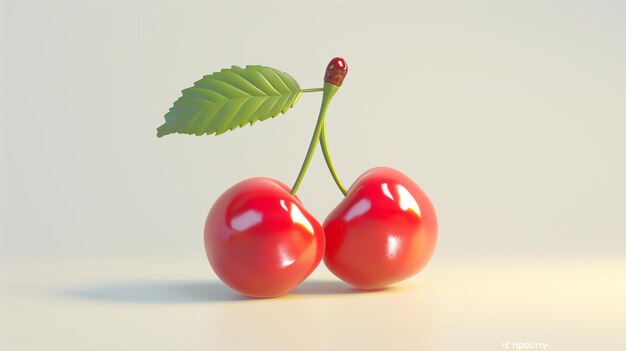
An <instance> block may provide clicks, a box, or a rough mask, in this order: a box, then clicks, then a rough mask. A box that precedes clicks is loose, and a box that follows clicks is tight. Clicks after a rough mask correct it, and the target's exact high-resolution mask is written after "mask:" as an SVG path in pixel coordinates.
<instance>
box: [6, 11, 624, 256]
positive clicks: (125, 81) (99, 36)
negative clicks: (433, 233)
mask: <svg viewBox="0 0 626 351" xmlns="http://www.w3.org/2000/svg"><path fill="white" fill-rule="evenodd" d="M624 4H625V3H624V2H621V1H594V2H588V1H550V2H546V1H473V2H449V1H403V2H398V1H384V2H378V3H370V2H357V1H308V2H297V1H263V2H261V1H259V2H242V1H169V2H167V1H144V0H138V1H115V2H113V1H67V0H61V1H2V5H1V10H0V16H1V17H0V74H1V76H0V97H1V100H0V118H1V123H0V142H1V144H0V169H1V173H0V177H1V178H0V206H1V212H0V215H1V217H0V232H1V234H0V235H1V237H0V240H1V241H0V245H1V247H0V255H2V256H3V257H22V258H27V259H28V258H29V257H66V256H80V257H83V256H125V257H141V256H152V255H160V256H182V255H204V252H203V247H202V229H203V224H204V219H205V216H206V214H207V212H208V210H209V208H210V206H211V204H212V203H213V201H214V200H215V199H216V197H218V196H219V195H220V194H221V193H222V192H223V191H224V190H226V189H227V188H228V187H229V186H231V185H232V184H234V183H235V182H237V181H239V180H242V179H245V178H248V177H253V176H269V177H275V178H277V179H279V180H281V181H283V182H285V183H287V184H291V183H292V182H293V181H294V179H295V176H296V174H297V171H298V168H299V166H300V163H301V161H302V158H303V156H304V153H305V151H306V148H307V146H308V142H309V138H310V136H311V133H312V130H313V126H314V123H315V118H316V115H317V109H318V104H319V100H320V95H319V94H307V95H305V96H303V97H302V99H301V100H300V101H299V102H298V104H297V105H296V107H295V108H294V109H293V110H292V111H290V112H289V113H288V114H287V115H281V116H279V117H277V118H275V119H273V120H269V121H266V122H263V123H259V124H257V125H255V126H254V127H246V128H244V129H238V130H236V131H234V132H230V133H227V134H224V135H221V136H219V137H214V136H211V137H207V136H204V137H194V136H185V135H173V136H167V137H165V138H162V139H157V138H156V132H155V128H156V127H157V126H159V125H160V124H161V123H162V121H163V114H164V113H165V112H166V111H167V110H168V108H169V107H170V106H171V104H172V102H173V101H174V100H176V99H177V98H178V97H179V95H180V90H181V89H183V88H186V87H188V86H190V85H192V84H193V82H194V81H196V80H197V79H199V78H200V77H202V76H203V75H204V74H208V73H211V72H214V71H217V70H219V69H221V68H223V67H228V66H229V65H232V64H236V65H246V64H262V65H269V66H273V67H276V68H279V69H282V70H284V71H286V72H288V73H290V74H291V75H292V76H294V77H295V78H296V79H297V80H298V81H299V82H300V84H301V85H302V86H303V87H306V88H308V87H319V86H321V81H322V75H323V73H324V68H325V65H326V63H327V62H328V61H329V59H331V58H332V57H334V56H342V57H344V58H345V59H346V60H347V62H348V64H349V66H350V73H349V75H348V77H347V78H346V81H345V83H344V86H343V87H342V89H341V91H340V92H339V93H338V94H337V96H336V97H335V100H334V103H333V105H332V106H331V108H330V111H329V115H328V128H329V139H330V146H331V150H332V152H333V155H334V159H335V163H336V166H337V169H338V171H339V173H340V175H341V177H342V178H343V180H344V182H345V183H347V184H350V183H351V182H352V181H353V180H354V179H355V178H356V177H357V176H358V175H359V174H361V173H362V172H364V171H365V170H367V169H369V168H371V167H374V166H379V165H387V166H392V167H395V168H397V169H400V170H402V171H403V172H405V173H406V174H408V175H409V176H410V177H412V178H413V179H414V180H415V181H416V182H417V183H418V184H419V185H420V186H421V187H422V188H423V189H424V190H425V191H426V192H427V193H428V194H429V196H430V197H431V199H432V201H433V203H434V204H435V206H436V209H437V211H438V214H439V219H440V242H439V247H438V250H437V253H436V257H437V258H438V259H446V258H454V257H460V256H473V257H478V256H481V257H482V256H485V255H516V256H522V257H528V258H529V259H530V258H532V257H535V256H536V255H543V256H545V255H556V256H561V255H602V254H624V253H625V252H626V240H625V239H624V235H625V234H626V216H625V210H626V184H625V183H626V165H625V163H626V162H625V160H626V141H625V132H626V98H625V97H626V64H625V63H626V21H624V18H626V5H624ZM299 196H300V197H301V199H302V200H303V201H304V203H305V205H306V206H307V207H308V208H309V209H310V211H311V212H312V213H313V214H314V215H316V216H317V217H318V218H319V219H320V220H323V218H324V217H325V215H326V214H327V213H328V212H329V211H330V210H331V209H332V208H333V206H334V205H335V204H336V203H337V202H338V201H340V199H341V196H340V193H339V191H338V190H337V189H336V188H335V187H334V185H333V182H332V179H331V177H330V175H329V174H328V173H327V170H326V168H325V166H324V164H323V161H322V158H321V154H320V153H318V154H316V156H315V158H314V160H313V163H312V166H311V167H310V171H309V173H308V175H307V177H306V179H305V181H304V183H303V185H302V187H301V190H300V192H299Z"/></svg>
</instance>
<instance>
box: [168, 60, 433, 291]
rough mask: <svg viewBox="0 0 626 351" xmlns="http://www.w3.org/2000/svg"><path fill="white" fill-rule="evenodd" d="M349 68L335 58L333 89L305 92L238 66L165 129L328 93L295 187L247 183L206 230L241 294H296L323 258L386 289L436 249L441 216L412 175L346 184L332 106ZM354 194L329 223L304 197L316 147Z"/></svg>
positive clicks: (225, 200) (221, 269) (199, 88)
mask: <svg viewBox="0 0 626 351" xmlns="http://www.w3.org/2000/svg"><path fill="white" fill-rule="evenodd" d="M347 72H348V65H347V64H346V62H345V60H343V59H342V58H339V57H336V58H334V59H332V60H331V61H330V63H329V64H328V65H327V67H326V72H325V75H324V87H323V88H312V89H301V88H300V86H299V84H298V83H297V82H296V80H295V79H293V78H292V77H291V76H290V75H288V74H287V73H285V72H282V71H279V70H277V69H274V68H271V67H265V66H246V67H245V68H240V67H236V66H233V67H232V68H231V69H224V70H222V71H220V72H217V73H214V74H212V75H207V76H204V77H203V78H202V79H201V80H199V81H197V82H196V83H195V84H194V86H193V87H191V88H188V89H185V90H183V91H182V93H183V95H182V96H181V97H180V98H179V99H178V100H177V101H176V102H175V103H174V106H173V107H172V108H171V109H170V111H169V112H168V113H167V114H166V116H165V123H164V124H163V125H162V126H160V127H159V128H158V132H157V135H158V136H159V137H161V136H164V135H167V134H171V133H182V134H195V135H202V134H213V133H215V134H221V133H224V132H226V131H229V130H233V129H235V128H237V127H243V126H245V125H247V124H250V125H252V124H254V123H256V122H257V121H264V120H266V119H268V118H270V117H275V116H277V115H278V114H279V113H283V114H284V113H286V112H287V111H288V110H289V109H290V108H292V107H293V106H294V105H295V103H296V102H297V101H298V99H299V98H300V96H301V94H302V93H310V92H317V91H322V92H323V95H322V103H321V106H320V111H319V115H318V118H317V122H316V125H315V129H314V132H313V136H312V137H311V140H310V143H309V148H308V150H307V153H306V156H305V158H304V161H303V162H302V166H301V167H300V172H299V173H298V176H297V178H296V181H295V182H294V185H293V187H291V188H289V187H288V186H287V185H285V184H283V183H281V182H279V181H278V180H275V179H270V178H251V179H247V180H244V181H242V182H239V183H237V184H235V185H234V186H232V187H231V188H230V189H228V190H227V191H226V192H225V193H224V194H223V195H221V196H220V197H219V198H218V199H217V201H216V202H215V203H214V205H213V206H212V208H211V210H210V211H209V214H208V216H207V219H206V222H205V228H204V243H205V250H206V254H207V257H208V259H209V263H210V264H211V267H212V268H213V270H214V271H215V273H216V274H217V275H218V276H219V277H220V279H221V280H222V281H223V282H224V283H226V284H227V285H228V286H230V287H231V288H233V289H234V290H237V291H239V292H240V293H241V294H244V295H248V296H252V297H275V296H281V295H284V294H287V293H289V291H291V290H292V289H294V288H295V287H296V286H298V285H299V284H300V283H301V282H302V281H303V280H304V279H306V278H307V277H308V276H309V275H310V274H311V273H312V272H313V271H314V270H315V268H316V267H317V266H318V265H319V263H320V262H321V261H322V259H323V260H324V263H325V264H326V266H327V267H328V269H329V270H330V271H331V272H333V273H334V274H335V275H336V276H337V277H339V278H340V279H342V280H344V281H345V282H347V283H349V284H351V285H353V286H355V287H357V288H361V289H379V288H382V287H385V286H387V285H389V284H393V283H396V282H399V281H401V280H404V279H407V278H409V277H411V276H413V275H414V274H416V273H417V272H419V271H420V270H421V269H422V268H423V267H424V266H425V265H426V264H427V263H428V260H429V259H430V257H431V256H432V254H433V251H434V249H435V245H436V242H437V219H436V215H435V211H434V209H433V206H432V204H431V202H430V200H429V199H428V197H427V196H426V194H425V193H424V192H423V191H422V190H421V189H420V188H419V187H418V186H417V185H416V184H415V183H414V182H413V181H412V180H411V179H410V178H408V177H407V176H406V175H404V174H402V173H401V172H399V171H397V170H394V169H391V168H385V167H379V168H374V169H372V170H369V171H367V172H365V173H364V174H363V175H361V176H360V177H359V178H357V180H356V181H355V182H354V184H353V185H352V186H351V187H350V188H349V189H345V187H344V186H343V184H342V182H341V180H340V178H339V176H338V175H337V172H336V171H335V167H334V164H333V162H332V159H331V157H330V151H329V148H328V141H327V138H326V112H327V110H328V107H329V105H330V102H331V100H332V98H333V97H334V96H335V94H336V93H337V91H338V90H339V87H340V86H341V85H342V83H343V81H344V79H345V77H346V74H347ZM318 143H320V144H321V148H322V152H323V155H324V160H325V162H326V165H327V167H328V169H329V171H330V173H331V175H332V177H333V180H334V181H335V184H336V185H337V187H338V188H339V190H340V191H341V192H342V194H344V195H345V198H344V199H343V200H342V201H341V202H340V203H339V205H337V207H336V208H335V209H334V210H333V211H332V212H331V213H330V214H329V215H328V217H327V218H326V220H325V221H324V223H323V226H322V224H320V223H319V222H318V221H317V220H316V219H315V218H314V217H313V216H312V215H311V214H310V213H309V212H308V211H307V210H306V208H305V207H304V205H303V204H302V202H301V201H300V199H298V198H297V197H296V196H295V194H296V192H297V190H298V188H299V186H300V184H301V182H302V180H303V179H304V175H305V174H306V171H307V169H308V166H309V164H310V162H311V159H312V156H313V153H314V151H315V149H316V147H317V144H318Z"/></svg>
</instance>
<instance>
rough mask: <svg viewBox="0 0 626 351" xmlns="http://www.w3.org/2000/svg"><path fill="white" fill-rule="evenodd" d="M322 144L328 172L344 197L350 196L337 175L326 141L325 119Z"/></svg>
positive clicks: (321, 135) (321, 136) (321, 137)
mask: <svg viewBox="0 0 626 351" xmlns="http://www.w3.org/2000/svg"><path fill="white" fill-rule="evenodd" d="M320 144H321V146H322V153H323V154H324V160H325V161H326V166H328V170H329V171H330V174H331V175H332V176H333V180H334V181H335V184H337V187H338V188H339V190H340V191H341V192H342V193H343V195H344V196H346V195H348V191H347V190H346V188H345V187H344V186H343V184H342V183H341V180H340V179H339V176H338V175H337V171H335V166H334V165H333V160H332V159H331V158H330V151H328V141H327V140H326V119H324V125H322V133H321V134H320Z"/></svg>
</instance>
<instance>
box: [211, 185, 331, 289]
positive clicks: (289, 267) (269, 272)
mask: <svg viewBox="0 0 626 351" xmlns="http://www.w3.org/2000/svg"><path fill="white" fill-rule="evenodd" d="M289 190H290V189H289V188H288V187H287V186H286V185H285V184H283V183H281V182H279V181H277V180H274V179H270V178H251V179H247V180H244V181H242V182H240V183H238V184H235V185H234V186H233V187H231V188H230V189H228V190H227V191H226V192H225V193H224V194H223V195H222V196H220V197H219V199H217V201H216V202H215V204H214V205H213V207H212V208H211V211H210V212H209V215H208V216H207V219H206V224H205V228H204V245H205V249H206V254H207V257H208V258H209V262H210V263H211V266H212V267H213V270H214V271H215V273H216V274H217V275H218V276H219V277H220V279H222V281H224V283H226V284H227V285H228V286H230V287H231V288H233V289H234V290H237V291H239V292H240V293H242V294H244V295H248V296H252V297H275V296H281V295H284V294H287V293H288V292H289V291H291V290H292V289H293V288H295V287H296V286H298V285H299V284H300V283H301V282H302V281H303V280H304V279H305V278H306V277H308V276H309V275H310V274H311V272H313V270H314V269H315V268H316V267H317V265H318V264H319V263H320V261H321V260H322V257H323V255H324V232H323V229H322V226H321V225H320V223H319V222H318V221H317V220H315V218H313V216H312V215H311V214H309V212H308V211H307V210H306V209H305V208H304V206H303V205H302V203H301V202H300V200H299V199H298V198H296V197H294V196H292V195H291V194H290V193H289Z"/></svg>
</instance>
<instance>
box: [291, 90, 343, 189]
mask: <svg viewBox="0 0 626 351" xmlns="http://www.w3.org/2000/svg"><path fill="white" fill-rule="evenodd" d="M337 90H339V87H338V86H337V85H334V84H331V83H326V82H324V95H323V96H322V105H321V106H320V113H319V115H318V116H317V124H316V125H315V131H314V132H313V137H312V138H311V142H310V143H309V149H308V150H307V152H306V156H305V157H304V161H303V162H302V166H301V167H300V172H299V173H298V177H297V178H296V182H295V183H294V184H293V187H292V188H291V195H295V194H296V192H297V191H298V188H299V187H300V183H302V179H304V175H305V174H306V170H307V168H308V167H309V163H311V159H312V158H313V153H314V152H315V148H316V147H317V142H318V141H319V139H320V135H321V134H322V129H323V127H324V121H325V119H326V110H327V109H328V105H329V104H330V100H332V98H333V96H335V93H336V92H337Z"/></svg>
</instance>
